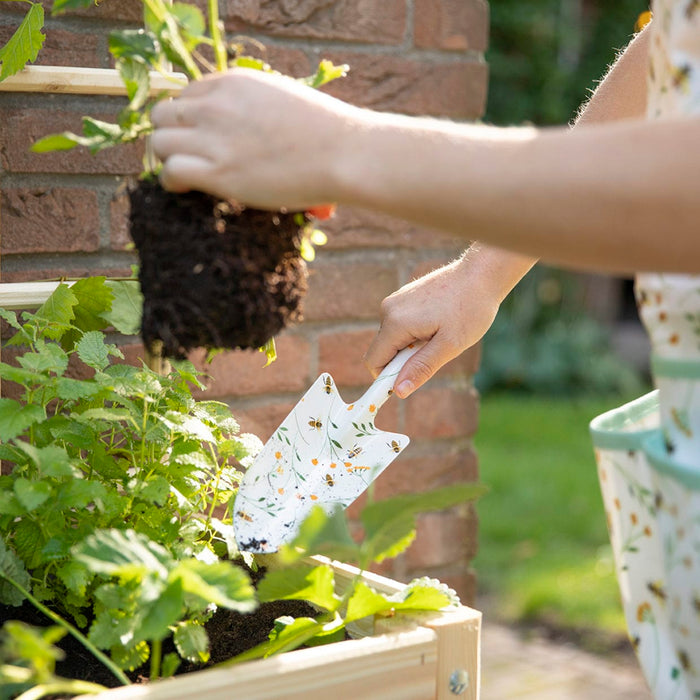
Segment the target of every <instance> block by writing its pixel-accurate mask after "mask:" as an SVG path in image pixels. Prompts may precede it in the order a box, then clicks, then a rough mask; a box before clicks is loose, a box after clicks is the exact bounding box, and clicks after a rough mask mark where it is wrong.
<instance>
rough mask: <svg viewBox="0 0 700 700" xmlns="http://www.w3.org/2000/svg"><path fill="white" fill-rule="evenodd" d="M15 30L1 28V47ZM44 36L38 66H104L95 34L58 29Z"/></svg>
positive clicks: (45, 32) (49, 31)
mask: <svg viewBox="0 0 700 700" xmlns="http://www.w3.org/2000/svg"><path fill="white" fill-rule="evenodd" d="M18 19H19V18H18ZM14 30H15V27H8V26H0V46H2V45H4V44H5V43H6V42H7V40H8V39H9V38H10V37H11V36H12V34H13V33H14ZM44 34H45V35H46V39H45V40H44V45H43V46H42V47H41V50H40V51H39V55H38V57H37V60H36V61H35V64H36V65H45V66H85V67H88V68H99V67H100V66H101V65H102V62H101V61H100V56H99V53H98V38H97V37H96V36H95V35H94V34H79V33H76V32H70V31H66V30H64V29H56V28H52V29H50V30H45V31H44Z"/></svg>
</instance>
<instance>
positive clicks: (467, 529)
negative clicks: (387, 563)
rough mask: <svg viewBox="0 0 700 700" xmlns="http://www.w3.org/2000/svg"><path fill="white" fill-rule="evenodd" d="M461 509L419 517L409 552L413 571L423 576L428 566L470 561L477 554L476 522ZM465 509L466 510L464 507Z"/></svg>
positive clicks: (410, 567)
mask: <svg viewBox="0 0 700 700" xmlns="http://www.w3.org/2000/svg"><path fill="white" fill-rule="evenodd" d="M458 510H459V509H451V510H449V511H443V512H437V513H423V514H421V515H420V516H418V528H417V530H416V539H415V540H414V541H413V544H412V545H411V546H410V548H409V549H408V551H407V552H406V563H407V566H408V568H409V570H410V571H416V572H417V573H416V575H421V574H422V573H423V572H424V571H425V570H426V569H430V568H432V567H436V566H442V565H444V564H446V563H447V562H459V561H467V560H469V559H471V557H472V556H473V551H474V546H473V540H474V534H473V530H474V527H473V525H474V523H473V522H472V517H469V516H468V515H467V514H466V513H465V515H461V514H459V513H458V512H457V511H458ZM463 510H464V509H463Z"/></svg>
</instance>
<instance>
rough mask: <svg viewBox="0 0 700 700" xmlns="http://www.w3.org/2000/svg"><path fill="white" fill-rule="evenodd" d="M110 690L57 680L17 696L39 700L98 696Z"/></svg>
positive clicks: (83, 682)
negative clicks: (51, 697) (63, 696)
mask: <svg viewBox="0 0 700 700" xmlns="http://www.w3.org/2000/svg"><path fill="white" fill-rule="evenodd" d="M106 690H109V688H107V687H105V686H104V685H99V684H98V683H90V682H88V681H71V680H63V679H56V680H54V681H51V682H50V683H42V684H41V685H37V686H34V687H33V688H30V689H29V690H27V691H25V692H24V693H22V694H21V695H18V696H17V700H39V698H43V697H46V696H47V695H70V696H73V695H97V693H103V692H104V691H106Z"/></svg>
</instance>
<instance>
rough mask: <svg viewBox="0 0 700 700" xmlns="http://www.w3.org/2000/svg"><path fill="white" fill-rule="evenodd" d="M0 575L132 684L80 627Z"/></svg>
mask: <svg viewBox="0 0 700 700" xmlns="http://www.w3.org/2000/svg"><path fill="white" fill-rule="evenodd" d="M0 577H2V578H4V579H5V580H6V581H7V582H9V583H11V584H12V585H13V586H14V587H15V588H16V589H17V590H18V591H19V592H20V593H21V594H22V595H24V596H25V597H26V598H27V600H29V602H30V603H31V604H32V605H33V606H34V607H35V608H36V609H37V610H39V611H41V612H43V613H44V615H46V617H48V618H50V619H51V620H52V621H53V622H55V623H56V624H57V625H60V626H61V627H63V629H64V630H66V631H67V632H68V633H69V634H70V635H71V636H72V637H75V639H77V640H78V641H79V642H80V643H81V644H82V645H83V646H84V647H85V648H86V649H87V650H88V651H89V652H90V653H91V654H92V655H93V656H94V657H95V658H96V659H98V660H99V661H101V662H102V663H103V664H104V665H105V666H106V667H107V668H108V669H109V670H110V671H111V672H112V673H113V674H114V675H115V676H116V677H117V678H118V679H119V682H120V683H121V684H122V685H131V681H130V680H129V679H128V678H127V676H126V674H125V673H124V671H122V670H121V669H120V668H119V667H118V666H117V665H116V664H115V663H114V662H113V661H112V660H111V659H110V658H109V657H108V656H106V655H105V654H103V653H102V652H101V651H100V650H99V649H98V648H97V647H96V646H95V645H94V644H93V643H92V642H91V641H90V640H89V639H88V638H87V637H86V636H85V635H84V634H83V633H82V632H81V631H80V630H79V629H77V628H76V627H73V625H71V623H70V622H68V621H67V620H64V619H63V618H62V617H61V616H60V615H58V614H56V613H55V612H54V611H53V610H49V608H47V607H46V606H45V605H43V604H42V603H40V602H39V601H38V600H37V599H36V598H35V597H34V596H33V595H32V594H31V593H30V592H29V591H28V590H26V589H25V588H24V587H23V586H21V585H20V584H19V583H17V582H16V581H14V580H13V579H11V578H10V577H9V576H5V575H4V574H3V573H2V572H0Z"/></svg>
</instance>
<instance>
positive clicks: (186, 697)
mask: <svg viewBox="0 0 700 700" xmlns="http://www.w3.org/2000/svg"><path fill="white" fill-rule="evenodd" d="M314 560H315V562H316V563H319V562H323V563H328V564H329V565H330V566H331V567H332V568H333V570H334V573H335V575H336V580H337V581H338V585H339V588H340V589H342V587H343V584H344V583H348V582H349V581H350V580H351V579H352V578H355V576H356V575H357V574H358V573H359V570H358V569H356V568H355V567H352V566H349V565H347V564H343V563H340V562H335V561H330V560H327V559H325V558H323V557H315V558H314ZM362 579H363V581H364V582H365V583H367V584H368V585H369V586H372V587H373V588H375V589H378V590H380V591H382V592H384V593H394V592H396V591H399V590H401V589H402V588H403V586H404V584H401V583H398V582H396V581H393V580H392V579H389V578H386V577H384V576H379V575H377V574H372V573H369V572H365V573H363V574H362ZM363 622H364V624H363V625H360V626H359V627H360V630H359V634H362V635H364V634H367V635H369V634H373V635H374V636H362V637H361V638H360V639H351V640H348V641H345V642H337V643H335V644H330V645H327V646H321V647H313V648H309V649H300V650H297V651H291V652H287V653H286V654H281V655H279V656H273V657H271V658H269V659H261V660H258V661H249V662H246V663H242V664H239V665H236V666H230V667H218V668H211V669H207V670H205V671H198V672H195V673H190V674H186V675H183V676H178V677H176V678H172V679H168V680H163V681H158V682H156V683H153V684H144V685H133V686H128V687H122V688H116V689H114V690H110V691H107V692H105V693H101V694H99V695H97V696H94V697H96V698H99V700H192V699H193V698H197V697H206V698H207V700H230V698H232V697H240V698H246V700H278V699H279V698H285V700H302V699H303V700H309V699H313V698H319V700H320V699H321V698H323V700H327V699H328V698H333V697H335V698H357V699H358V700H360V699H361V700H380V699H385V700H406V699H411V700H426V699H427V698H437V699H438V700H447V698H456V697H460V698H464V699H465V700H478V698H479V683H480V633H481V613H480V612H479V611H477V610H473V609H472V608H469V607H467V606H460V607H457V608H452V609H446V610H444V611H441V612H436V613H417V614H415V615H401V616H400V617H399V618H386V619H383V620H381V621H380V622H378V623H376V624H373V621H372V620H371V619H368V620H365V621H363ZM356 631H357V630H356ZM460 683H464V684H465V685H464V686H463V687H461V688H460V687H458V686H459V685H460ZM460 691H461V692H460Z"/></svg>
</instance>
